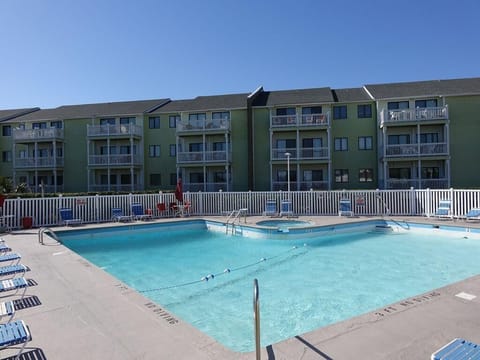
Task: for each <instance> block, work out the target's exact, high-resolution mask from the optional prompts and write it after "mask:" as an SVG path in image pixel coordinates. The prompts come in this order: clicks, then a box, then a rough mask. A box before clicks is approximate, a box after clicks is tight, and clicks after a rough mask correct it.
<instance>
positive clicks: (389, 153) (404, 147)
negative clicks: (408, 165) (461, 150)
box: [385, 143, 448, 158]
mask: <svg viewBox="0 0 480 360" xmlns="http://www.w3.org/2000/svg"><path fill="white" fill-rule="evenodd" d="M443 155H444V156H446V155H448V144H447V143H419V144H400V145H387V146H386V147H385V157H388V158H399V157H400V158H402V157H418V156H443Z"/></svg>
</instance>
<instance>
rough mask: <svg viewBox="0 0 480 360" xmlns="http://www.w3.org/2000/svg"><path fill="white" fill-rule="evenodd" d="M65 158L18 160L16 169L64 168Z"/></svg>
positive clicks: (16, 160)
mask: <svg viewBox="0 0 480 360" xmlns="http://www.w3.org/2000/svg"><path fill="white" fill-rule="evenodd" d="M63 163H64V161H63V157H60V156H57V157H29V158H16V159H15V168H17V169H38V168H57V167H63Z"/></svg>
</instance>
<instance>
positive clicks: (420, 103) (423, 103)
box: [415, 99, 438, 108]
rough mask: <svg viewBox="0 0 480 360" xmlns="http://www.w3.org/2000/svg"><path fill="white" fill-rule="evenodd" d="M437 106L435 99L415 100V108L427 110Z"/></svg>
mask: <svg viewBox="0 0 480 360" xmlns="http://www.w3.org/2000/svg"><path fill="white" fill-rule="evenodd" d="M437 106H438V105H437V99H426V100H415V107H416V108H429V107H437Z"/></svg>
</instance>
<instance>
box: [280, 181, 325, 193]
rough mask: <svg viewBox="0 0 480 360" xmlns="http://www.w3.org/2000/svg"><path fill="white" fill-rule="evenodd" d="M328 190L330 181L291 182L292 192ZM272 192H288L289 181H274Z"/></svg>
mask: <svg viewBox="0 0 480 360" xmlns="http://www.w3.org/2000/svg"><path fill="white" fill-rule="evenodd" d="M297 190H298V191H310V190H328V181H326V180H322V181H300V182H298V183H297V182H296V181H292V180H291V181H290V191H297ZM272 191H288V182H287V181H273V182H272Z"/></svg>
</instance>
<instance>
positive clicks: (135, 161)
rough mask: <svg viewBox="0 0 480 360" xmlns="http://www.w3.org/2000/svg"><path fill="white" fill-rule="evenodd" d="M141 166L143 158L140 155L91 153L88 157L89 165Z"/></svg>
mask: <svg viewBox="0 0 480 360" xmlns="http://www.w3.org/2000/svg"><path fill="white" fill-rule="evenodd" d="M131 165H136V166H141V165H142V159H141V157H140V155H129V154H122V155H90V156H89V157H88V166H103V167H109V166H131Z"/></svg>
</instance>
